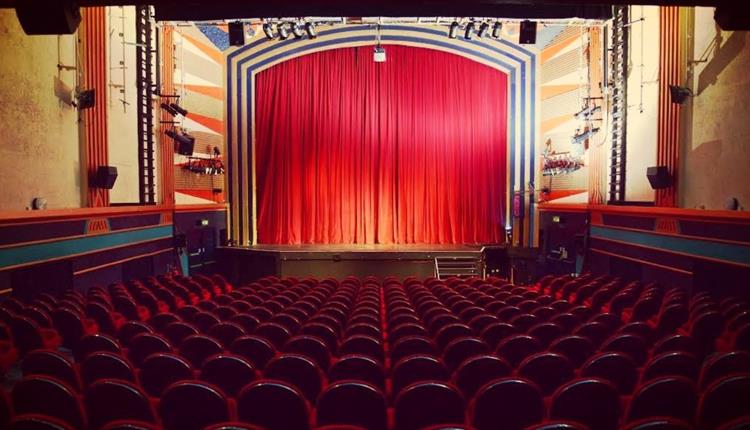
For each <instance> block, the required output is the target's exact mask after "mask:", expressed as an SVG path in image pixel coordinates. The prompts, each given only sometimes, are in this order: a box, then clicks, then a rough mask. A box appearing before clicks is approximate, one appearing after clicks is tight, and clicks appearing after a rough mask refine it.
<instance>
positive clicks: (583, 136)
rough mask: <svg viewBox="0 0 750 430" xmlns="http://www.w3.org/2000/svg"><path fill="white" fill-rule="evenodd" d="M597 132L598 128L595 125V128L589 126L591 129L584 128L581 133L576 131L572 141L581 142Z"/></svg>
mask: <svg viewBox="0 0 750 430" xmlns="http://www.w3.org/2000/svg"><path fill="white" fill-rule="evenodd" d="M598 132H599V128H598V127H595V128H591V129H588V130H585V131H583V132H581V133H576V134H575V135H574V136H573V140H572V143H574V144H578V143H583V141H585V140H587V139H589V138H591V137H593V136H594V135H595V134H596V133H598Z"/></svg>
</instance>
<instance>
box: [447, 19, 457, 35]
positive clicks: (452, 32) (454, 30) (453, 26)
mask: <svg viewBox="0 0 750 430" xmlns="http://www.w3.org/2000/svg"><path fill="white" fill-rule="evenodd" d="M457 34H458V21H453V22H452V23H451V27H450V29H449V30H448V37H450V38H451V39H455V38H456V35H457Z"/></svg>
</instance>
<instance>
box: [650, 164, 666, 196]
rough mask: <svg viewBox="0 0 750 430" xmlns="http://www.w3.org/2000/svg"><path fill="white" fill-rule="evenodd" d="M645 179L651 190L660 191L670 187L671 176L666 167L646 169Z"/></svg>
mask: <svg viewBox="0 0 750 430" xmlns="http://www.w3.org/2000/svg"><path fill="white" fill-rule="evenodd" d="M646 177H647V178H648V183H649V184H651V188H653V189H655V190H661V189H664V188H669V187H670V186H671V185H672V175H670V174H669V169H668V168H667V166H653V167H649V168H647V169H646Z"/></svg>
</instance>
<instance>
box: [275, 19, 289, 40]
mask: <svg viewBox="0 0 750 430" xmlns="http://www.w3.org/2000/svg"><path fill="white" fill-rule="evenodd" d="M278 29H279V39H281V40H287V39H289V29H288V28H287V26H286V25H285V24H284V23H283V22H280V23H279V25H278Z"/></svg>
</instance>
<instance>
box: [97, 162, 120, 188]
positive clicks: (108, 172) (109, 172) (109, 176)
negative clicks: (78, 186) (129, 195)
mask: <svg viewBox="0 0 750 430" xmlns="http://www.w3.org/2000/svg"><path fill="white" fill-rule="evenodd" d="M116 180H117V167H115V166H99V167H98V168H97V169H96V175H95V176H94V187H96V188H104V189H107V190H111V189H112V188H113V187H114V186H115V181H116Z"/></svg>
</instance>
